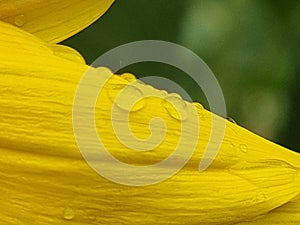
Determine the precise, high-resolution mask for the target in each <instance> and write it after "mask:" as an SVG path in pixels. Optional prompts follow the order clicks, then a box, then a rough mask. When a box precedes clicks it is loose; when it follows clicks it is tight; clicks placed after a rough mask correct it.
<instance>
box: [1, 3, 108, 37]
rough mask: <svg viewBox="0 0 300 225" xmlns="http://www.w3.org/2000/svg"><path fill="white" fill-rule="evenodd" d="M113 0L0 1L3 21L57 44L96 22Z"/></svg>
mask: <svg viewBox="0 0 300 225" xmlns="http://www.w3.org/2000/svg"><path fill="white" fill-rule="evenodd" d="M113 2H114V0H85V1H81V0H26V1H24V0H0V20H2V21H5V22H8V23H10V24H13V25H15V26H18V27H20V28H22V29H24V30H26V31H28V32H29V33H32V34H34V35H36V36H37V37H39V38H41V39H43V40H44V41H47V42H50V43H58V42H60V41H63V40H65V39H67V38H69V37H71V36H72V35H74V34H76V33H78V32H79V31H81V30H83V29H84V28H86V27H87V26H89V25H90V24H91V23H93V22H95V21H96V20H97V19H98V18H99V17H100V16H102V15H103V14H104V13H105V12H106V10H107V9H108V8H109V7H110V6H111V4H112V3H113Z"/></svg>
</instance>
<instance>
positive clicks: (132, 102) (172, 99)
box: [108, 73, 204, 121]
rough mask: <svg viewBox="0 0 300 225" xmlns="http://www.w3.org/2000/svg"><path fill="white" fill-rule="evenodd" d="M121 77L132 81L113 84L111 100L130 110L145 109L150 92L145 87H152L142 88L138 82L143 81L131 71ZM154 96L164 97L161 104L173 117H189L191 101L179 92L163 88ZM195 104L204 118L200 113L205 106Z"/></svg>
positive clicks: (201, 116) (179, 118) (181, 119)
mask: <svg viewBox="0 0 300 225" xmlns="http://www.w3.org/2000/svg"><path fill="white" fill-rule="evenodd" d="M121 77H122V78H123V79H125V80H127V81H129V82H130V83H129V84H124V85H119V84H116V85H112V87H111V88H110V89H109V90H108V96H109V98H110V99H111V101H113V103H114V104H116V106H118V107H119V108H120V109H122V110H126V111H128V112H136V111H139V110H141V109H143V108H144V107H145V105H146V104H147V101H146V100H145V98H147V97H148V94H145V93H144V92H143V89H144V88H148V89H150V88H152V87H150V86H147V85H143V88H141V86H140V85H137V84H141V83H142V82H140V81H139V80H136V77H135V76H134V75H132V74H129V73H125V74H122V75H121ZM152 89H153V88H152ZM153 90H154V89H153ZM116 93H118V94H117V96H116ZM149 96H151V94H149ZM153 96H156V97H159V98H162V102H161V106H162V107H164V108H165V109H166V111H167V112H168V114H169V115H170V116H171V117H172V118H173V119H176V120H178V121H184V120H186V119H187V118H188V116H189V113H190V111H189V105H188V104H189V103H187V102H186V101H184V100H183V99H182V98H181V96H180V95H179V94H176V93H167V92H166V91H164V90H162V91H159V92H155V93H154V94H153ZM193 105H194V107H196V109H197V112H198V113H199V116H200V118H204V114H201V113H200V112H201V111H202V110H203V109H204V107H203V106H202V105H201V104H200V103H193Z"/></svg>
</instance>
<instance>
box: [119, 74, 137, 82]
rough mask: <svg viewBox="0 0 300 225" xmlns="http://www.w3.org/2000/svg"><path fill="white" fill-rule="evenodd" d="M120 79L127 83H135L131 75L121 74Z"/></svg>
mask: <svg viewBox="0 0 300 225" xmlns="http://www.w3.org/2000/svg"><path fill="white" fill-rule="evenodd" d="M121 77H122V78H123V79H125V80H127V81H129V82H134V81H136V77H135V76H134V75H133V74H131V73H123V74H121Z"/></svg>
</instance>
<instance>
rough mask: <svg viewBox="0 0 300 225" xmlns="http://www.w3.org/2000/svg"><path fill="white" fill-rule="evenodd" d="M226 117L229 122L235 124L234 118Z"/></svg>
mask: <svg viewBox="0 0 300 225" xmlns="http://www.w3.org/2000/svg"><path fill="white" fill-rule="evenodd" d="M226 119H227V120H228V121H229V122H231V123H234V124H237V123H236V122H235V120H234V119H233V118H231V117H227V118H226Z"/></svg>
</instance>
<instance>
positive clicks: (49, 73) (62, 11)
mask: <svg viewBox="0 0 300 225" xmlns="http://www.w3.org/2000/svg"><path fill="white" fill-rule="evenodd" d="M111 3H112V1H104V0H103V1H92V0H89V1H67V0H62V1H55V0H52V1H37V0H36V1H34V0H28V1H17V0H16V1H11V0H10V1H8V0H7V1H5V0H4V1H0V15H1V19H2V20H3V21H5V22H0V43H1V44H0V61H1V64H0V73H1V76H0V127H1V129H0V152H1V157H0V173H1V176H0V183H1V185H0V191H1V194H0V200H1V204H0V224H8V225H13V224H44V225H46V224H73V225H77V224H78V225H79V224H81V225H82V224H205V225H225V224H226V225H229V224H239V225H250V224H263V225H273V224H282V225H283V224H284V225H289V224H290V225H292V224H293V225H296V224H299V223H300V199H299V198H300V175H299V168H300V156H299V154H297V153H295V152H292V151H289V150H287V149H285V148H283V147H280V146H278V145H276V144H274V143H272V142H269V141H267V140H265V139H263V138H261V137H259V136H257V135H255V134H253V133H251V132H249V131H247V130H246V129H244V128H242V127H240V126H238V125H236V124H234V123H231V122H228V121H226V130H225V136H224V139H223V141H222V144H221V147H220V151H219V153H218V155H217V157H216V159H215V160H214V161H213V163H212V164H211V165H210V167H209V168H208V169H207V170H205V171H202V172H199V170H198V164H199V161H200V159H201V158H203V152H204V149H205V147H206V145H207V143H208V141H209V138H210V131H211V120H212V114H211V113H210V112H209V111H207V110H205V109H203V108H201V106H200V105H198V106H197V108H196V112H197V113H196V118H198V119H199V121H200V127H201V129H200V131H199V138H198V140H197V141H198V142H197V147H196V149H195V152H194V154H193V155H192V157H191V159H190V160H189V162H188V163H187V164H186V165H185V166H184V168H182V169H181V170H180V171H179V172H178V173H176V174H175V175H174V176H171V177H170V178H169V179H167V180H165V181H162V182H159V183H157V184H153V185H148V186H142V187H139V186H126V185H121V184H117V183H114V182H112V181H110V180H108V179H106V178H104V177H102V176H99V175H98V174H97V173H96V172H95V171H94V170H93V169H92V168H91V167H90V166H89V165H88V163H87V162H86V161H85V160H84V158H83V156H82V155H81V152H80V150H79V148H78V146H77V144H76V140H75V137H74V133H73V124H72V109H73V100H74V96H75V93H76V90H77V87H78V83H79V81H80V79H81V77H82V76H83V74H85V73H86V71H87V70H88V71H90V72H91V73H94V74H96V75H98V77H99V80H98V82H100V83H103V85H104V88H103V89H102V91H101V93H100V94H99V99H100V100H101V101H98V102H97V104H96V109H95V112H96V119H95V121H96V126H97V131H98V134H99V136H101V138H102V140H103V144H104V145H105V146H107V148H108V149H109V151H110V152H111V154H113V155H114V156H115V157H116V158H118V159H119V160H121V161H123V162H125V163H128V164H131V165H137V166H145V165H150V164H153V163H157V162H160V161H161V160H163V159H165V158H167V157H168V156H169V155H170V154H171V153H172V152H173V150H174V148H175V147H176V144H177V142H178V141H180V140H179V139H180V135H181V127H180V121H179V120H178V119H175V118H174V116H173V117H172V115H170V111H168V110H166V108H164V107H162V106H161V104H162V98H160V97H162V96H164V95H166V93H165V92H163V91H159V90H156V89H154V88H151V87H149V86H147V85H144V84H141V83H134V84H132V85H133V86H134V88H138V89H139V90H142V91H144V92H147V93H150V94H151V93H153V96H152V97H147V98H145V99H143V101H144V102H142V103H141V104H142V105H141V106H140V107H139V108H138V110H136V111H134V112H133V113H130V120H129V122H130V128H131V130H132V133H133V134H134V135H136V136H137V137H139V138H147V137H149V135H150V131H149V128H148V122H149V121H150V120H151V119H152V118H153V117H160V118H162V119H163V121H164V122H165V124H166V125H167V131H166V135H165V139H164V140H163V141H162V143H161V144H160V145H158V146H156V147H155V148H154V149H153V150H151V151H147V152H134V151H132V150H131V149H130V148H129V147H127V146H125V145H123V144H122V143H121V142H120V141H119V140H118V139H117V137H116V135H115V133H114V127H113V125H112V123H113V122H115V121H113V120H112V118H111V109H112V105H113V102H114V101H113V100H114V99H115V97H116V95H117V94H118V91H119V90H120V88H122V87H124V86H126V85H127V84H129V83H130V81H132V80H133V77H132V76H131V75H129V74H124V75H122V76H117V75H113V76H110V74H109V70H108V69H105V68H96V69H93V68H89V67H88V66H87V65H85V63H84V61H83V59H82V57H81V56H80V55H79V54H78V53H77V52H76V51H75V50H73V49H70V48H68V47H64V46H61V45H55V44H53V43H55V42H58V41H61V40H63V39H65V38H67V37H69V36H70V35H72V34H74V33H76V32H78V31H79V30H81V29H83V28H84V27H85V26H87V25H88V24H90V23H91V22H92V21H94V20H95V19H96V18H98V17H99V16H100V15H101V14H103V13H104V11H105V10H106V9H107V8H108V7H109V5H110V4H111ZM98 5H99V6H98ZM74 15H76V17H74ZM8 23H12V24H15V25H17V26H19V28H18V27H15V26H13V25H11V24H8ZM20 28H22V29H20ZM28 32H30V33H32V34H33V35H32V34H30V33H28ZM34 35H35V36H34ZM40 38H41V39H43V40H41V39H40ZM107 78H109V80H108V82H107V83H105V84H104V82H105V80H106V79H107ZM87 88H91V89H92V88H93V84H90V86H87ZM125 100H126V99H125ZM180 103H183V104H186V105H187V106H191V105H192V104H191V103H187V102H183V101H181V100H180ZM122 104H123V103H122ZM121 107H124V105H123V106H122V105H121ZM137 107H138V106H137ZM118 113H119V115H120V117H119V118H118V121H119V124H122V123H123V122H124V123H126V118H125V117H123V116H124V115H125V113H124V112H123V111H120V112H118ZM219 121H224V119H221V118H219ZM85 128H86V127H85V124H82V130H83V131H84V129H85ZM155 129H156V130H155V131H156V132H161V131H163V130H162V128H160V127H155ZM187 133H188V132H187ZM188 134H189V133H188ZM189 135H190V134H189ZM191 136H192V135H191ZM190 141H191V142H192V140H190ZM87 143H88V141H87ZM184 146H185V147H186V148H189V147H190V142H189V141H188V140H185V142H184ZM182 157H184V155H182ZM102 163H103V164H104V165H106V166H107V167H108V168H109V166H110V164H109V163H107V162H105V161H103V162H102ZM168 167H172V165H168ZM126 172H128V171H124V175H125V176H126V175H128V174H126ZM129 175H130V174H129ZM154 176H155V174H154V175H153V177H151V176H149V177H145V179H152V178H155V177H154Z"/></svg>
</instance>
